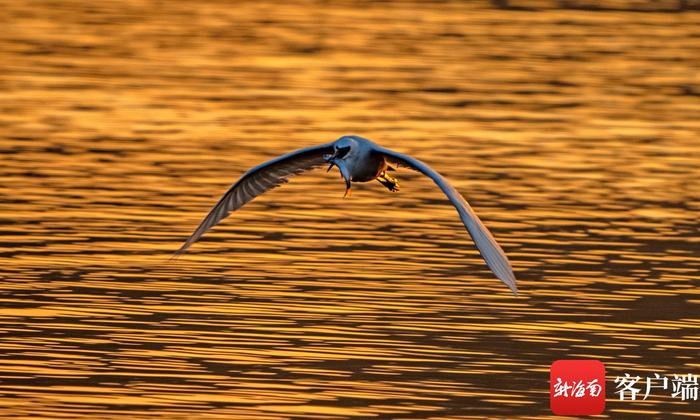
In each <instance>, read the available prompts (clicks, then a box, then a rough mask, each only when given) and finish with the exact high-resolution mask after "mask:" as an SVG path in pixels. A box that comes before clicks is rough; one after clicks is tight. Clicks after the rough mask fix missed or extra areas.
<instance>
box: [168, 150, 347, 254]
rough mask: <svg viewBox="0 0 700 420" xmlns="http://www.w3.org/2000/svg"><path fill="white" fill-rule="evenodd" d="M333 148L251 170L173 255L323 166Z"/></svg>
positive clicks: (302, 152)
mask: <svg viewBox="0 0 700 420" xmlns="http://www.w3.org/2000/svg"><path fill="white" fill-rule="evenodd" d="M332 151H333V143H327V144H323V145H320V146H313V147H308V148H305V149H300V150H297V151H294V152H291V153H288V154H286V155H282V156H279V157H277V158H275V159H272V160H270V161H268V162H265V163H263V164H261V165H258V166H255V167H253V168H251V169H249V170H248V171H247V172H246V173H245V174H243V176H242V177H241V178H240V179H239V180H238V181H236V183H235V184H233V186H231V188H229V190H228V191H227V192H226V194H224V196H223V197H221V199H219V202H218V203H216V205H215V206H214V207H213V208H212V209H211V211H210V212H209V214H208V215H207V217H205V218H204V220H202V222H201V223H200V224H199V227H198V228H197V230H195V231H194V233H193V234H192V235H191V236H190V237H189V238H188V239H187V241H185V243H184V244H182V246H181V247H180V249H178V250H177V252H175V255H173V258H176V257H177V256H178V255H181V254H183V253H184V252H185V251H187V248H189V247H190V246H191V245H192V244H193V243H195V242H197V240H198V239H199V238H200V237H201V236H202V235H204V233H205V232H206V231H207V230H209V229H210V228H211V227H213V226H214V225H216V224H217V223H219V222H220V221H221V220H222V219H224V218H226V216H228V215H229V214H230V213H231V212H232V211H235V210H238V209H240V208H241V207H243V206H244V205H245V204H246V203H248V202H250V201H252V200H253V199H254V198H255V197H257V196H259V195H260V194H262V193H264V192H266V191H269V190H271V189H273V188H275V187H278V186H280V185H282V184H284V183H285V182H287V181H288V180H289V178H290V177H292V176H294V175H297V174H300V173H302V172H304V171H307V170H309V169H313V168H316V167H318V166H321V165H323V164H324V163H325V160H324V159H323V155H324V154H328V153H331V152H332Z"/></svg>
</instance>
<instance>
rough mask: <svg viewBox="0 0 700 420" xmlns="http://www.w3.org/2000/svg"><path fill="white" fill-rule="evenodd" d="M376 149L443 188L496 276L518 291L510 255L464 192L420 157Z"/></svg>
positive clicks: (385, 156) (394, 161) (388, 158)
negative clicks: (460, 191)
mask: <svg viewBox="0 0 700 420" xmlns="http://www.w3.org/2000/svg"><path fill="white" fill-rule="evenodd" d="M375 151H376V152H378V153H381V154H382V155H383V156H384V159H385V160H386V161H387V163H388V164H393V165H395V166H399V167H402V166H403V167H407V168H410V169H413V170H415V171H418V172H421V173H422V174H424V175H426V176H427V177H429V178H430V179H432V180H433V182H435V184H436V185H437V186H438V187H440V189H441V190H442V191H443V192H444V193H445V195H446V196H447V198H448V199H449V200H450V202H451V203H452V205H453V206H454V207H455V208H456V209H457V212H458V213H459V217H460V219H462V223H464V226H465V227H466V228H467V231H468V232H469V234H470V235H471V237H472V239H473V240H474V243H475V244H476V247H477V248H478V249H479V253H480V254H481V256H482V257H483V258H484V261H486V264H487V265H488V266H489V268H490V269H491V271H493V273H494V274H495V275H496V277H498V278H499V279H500V280H501V281H502V282H503V283H505V284H506V286H508V287H509V288H510V289H511V290H512V291H513V293H515V294H517V293H518V288H517V286H516V284H515V275H514V274H513V268H512V267H511V265H510V262H509V261H508V257H506V254H505V252H503V249H501V247H500V245H498V243H497V242H496V240H495V239H494V237H493V235H491V232H489V230H488V229H487V228H486V226H485V225H484V224H483V223H482V222H481V220H479V217H478V216H477V215H476V213H475V212H474V210H473V209H472V208H471V206H470V205H469V203H467V200H465V199H464V197H462V194H460V193H459V191H457V190H456V189H455V188H454V187H453V186H452V185H451V184H450V183H449V182H448V181H447V180H446V179H445V178H444V177H443V176H442V175H440V174H439V173H438V172H436V171H435V170H433V169H432V168H431V167H430V166H428V165H427V164H425V163H423V162H421V161H420V160H418V159H415V158H413V157H411V156H408V155H404V154H401V153H398V152H394V151H393V150H389V149H385V148H383V147H379V146H376V145H375Z"/></svg>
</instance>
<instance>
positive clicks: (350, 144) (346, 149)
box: [323, 136, 357, 162]
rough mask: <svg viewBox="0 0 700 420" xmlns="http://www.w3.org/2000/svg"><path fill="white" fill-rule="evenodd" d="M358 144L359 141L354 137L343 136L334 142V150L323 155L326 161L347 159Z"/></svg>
mask: <svg viewBox="0 0 700 420" xmlns="http://www.w3.org/2000/svg"><path fill="white" fill-rule="evenodd" d="M356 145H357V141H356V140H355V139H353V138H352V137H349V136H345V137H341V138H339V139H338V140H336V141H335V142H333V152H332V153H330V154H327V155H325V156H323V157H324V159H325V160H326V162H332V161H334V160H337V159H345V158H347V157H348V156H349V155H350V154H351V152H352V150H353V148H354V147H355V146H356Z"/></svg>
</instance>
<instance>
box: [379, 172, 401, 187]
mask: <svg viewBox="0 0 700 420" xmlns="http://www.w3.org/2000/svg"><path fill="white" fill-rule="evenodd" d="M377 181H379V182H380V183H381V184H382V185H384V186H385V187H387V188H388V189H389V191H391V192H396V191H398V190H399V180H398V179H396V178H394V177H393V176H391V175H389V174H387V173H386V171H383V172H382V173H381V174H379V176H378V177H377Z"/></svg>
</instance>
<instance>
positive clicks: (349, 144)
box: [175, 136, 517, 294]
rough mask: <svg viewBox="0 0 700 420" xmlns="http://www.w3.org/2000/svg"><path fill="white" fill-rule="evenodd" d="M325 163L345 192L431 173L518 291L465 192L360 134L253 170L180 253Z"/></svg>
mask: <svg viewBox="0 0 700 420" xmlns="http://www.w3.org/2000/svg"><path fill="white" fill-rule="evenodd" d="M323 164H329V165H330V166H329V167H328V170H330V169H331V168H333V166H337V167H338V169H339V171H340V174H341V176H342V177H343V179H344V180H345V186H346V190H345V194H346V195H348V194H349V192H350V191H351V188H352V183H353V182H370V181H374V180H377V181H379V182H380V183H381V184H382V185H384V186H385V187H386V188H388V189H389V190H390V191H398V189H399V184H398V180H396V179H395V178H394V177H392V176H390V175H389V174H388V173H387V172H389V171H394V170H395V168H396V167H407V168H410V169H413V170H415V171H418V172H421V173H423V174H424V175H426V176H427V177H429V178H431V179H432V180H433V182H435V184H436V185H437V186H438V187H440V189H441V190H442V191H443V192H444V193H445V195H446V196H447V198H448V199H449V200H450V202H451V203H452V205H453V206H454V207H455V208H456V209H457V212H458V213H459V216H460V219H462V222H463V223H464V226H465V227H466V228H467V231H468V232H469V234H470V235H471V236H472V239H473V240H474V243H475V244H476V246H477V248H478V249H479V252H480V253H481V256H482V257H483V258H484V260H485V261H486V264H487V265H488V266H489V268H491V270H492V271H493V272H494V274H496V276H497V277H498V278H499V279H501V281H503V282H504V283H505V284H506V285H507V286H508V287H509V288H510V289H511V290H512V291H513V293H516V294H517V287H516V285H515V276H514V275H513V270H512V268H511V266H510V262H508V258H507V257H506V255H505V253H504V252H503V250H502V249H501V247H500V246H499V245H498V243H497V242H496V240H495V239H494V238H493V236H492V235H491V233H490V232H489V231H488V229H487V228H486V226H484V224H483V223H482V222H481V220H479V218H478V217H477V215H476V213H474V210H473V209H472V208H471V206H469V204H468V203H467V202H466V200H465V199H464V197H462V195H461V194H460V193H459V192H458V191H457V190H456V189H455V188H454V187H452V185H450V184H449V183H448V182H447V180H446V179H445V178H443V177H442V176H441V175H440V174H439V173H437V172H435V171H434V170H432V169H431V168H430V167H429V166H428V165H426V164H425V163H423V162H421V161H419V160H417V159H414V158H412V157H410V156H407V155H403V154H401V153H397V152H394V151H392V150H389V149H385V148H383V147H381V146H379V145H377V144H375V143H373V142H371V141H370V140H367V139H365V138H362V137H359V136H343V137H340V138H339V139H338V140H336V141H334V142H332V143H327V144H323V145H320V146H316V147H309V148H306V149H300V150H297V151H295V152H292V153H289V154H286V155H282V156H280V157H278V158H276V159H272V160H270V161H268V162H266V163H264V164H262V165H258V166H256V167H254V168H252V169H250V170H248V171H247V172H246V173H245V174H244V175H243V176H242V177H241V179H239V180H238V181H237V182H236V183H235V184H234V185H233V186H232V187H231V188H230V189H229V191H228V192H227V193H226V194H224V196H223V197H222V198H221V199H220V200H219V202H218V203H217V204H216V205H215V206H214V208H212V210H211V211H210V212H209V215H208V216H207V217H206V218H205V219H204V220H203V221H202V223H201V224H200V225H199V227H198V228H197V229H196V230H195V232H194V233H193V234H192V235H191V236H190V237H189V238H188V239H187V241H186V242H185V243H184V244H183V245H182V247H181V248H180V249H179V250H178V251H177V252H176V253H175V256H177V255H180V254H182V253H184V252H185V251H186V250H187V248H189V247H190V246H191V245H192V244H193V243H194V242H196V241H197V240H198V239H199V238H200V237H201V236H202V235H203V234H204V233H205V232H206V231H207V230H209V229H210V228H211V227H212V226H214V225H216V224H217V223H218V222H219V221H221V220H222V219H224V218H225V217H226V216H228V214H229V213H230V212H232V211H235V210H237V209H239V208H241V207H243V205H245V204H246V203H248V202H250V201H252V200H253V199H254V198H255V197H257V196H258V195H260V194H262V193H264V192H265V191H268V190H270V189H272V188H275V187H277V186H279V185H281V184H283V183H285V182H287V181H288V179H289V178H290V177H291V176H293V175H296V174H299V173H301V172H304V171H306V170H309V169H313V168H316V167H319V166H321V165H323Z"/></svg>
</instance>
